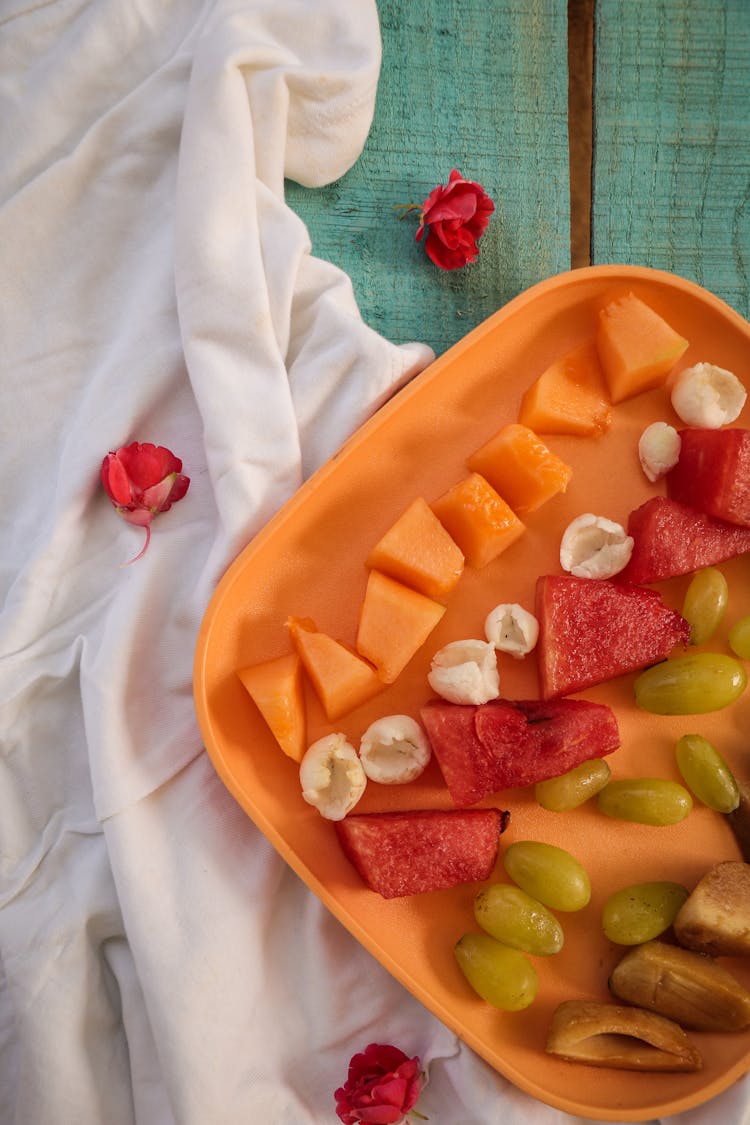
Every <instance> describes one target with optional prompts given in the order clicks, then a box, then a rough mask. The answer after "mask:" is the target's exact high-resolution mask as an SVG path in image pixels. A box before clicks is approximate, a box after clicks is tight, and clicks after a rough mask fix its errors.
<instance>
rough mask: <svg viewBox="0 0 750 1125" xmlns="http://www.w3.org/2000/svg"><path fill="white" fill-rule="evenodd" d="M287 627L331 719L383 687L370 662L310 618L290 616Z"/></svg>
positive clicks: (349, 709) (346, 711) (347, 711)
mask: <svg viewBox="0 0 750 1125" xmlns="http://www.w3.org/2000/svg"><path fill="white" fill-rule="evenodd" d="M287 628H288V629H289V632H290V634H291V638H292V642H293V644H294V647H295V649H296V650H297V652H298V654H299V657H300V660H301V661H302V664H303V666H304V669H305V671H306V672H307V674H308V676H309V677H310V680H311V682H312V685H313V687H314V689H315V694H316V695H317V697H318V699H319V700H320V702H321V704H322V706H323V710H324V711H325V713H326V718H327V719H328V720H329V721H330V722H333V721H334V720H335V719H340V718H341V716H342V715H347V714H348V713H349V712H350V711H353V710H354V709H355V708H356V707H359V706H360V704H362V703H365V702H366V701H367V700H368V699H370V698H371V697H372V696H373V695H375V694H376V692H378V691H380V690H381V689H382V687H383V681H382V680H381V679H380V677H379V676H378V674H377V672H376V671H375V669H374V668H373V667H372V665H370V664H368V663H367V662H366V661H365V660H362V658H361V657H359V656H358V655H357V654H356V652H352V650H351V649H350V648H348V647H347V646H346V645H344V644H342V643H341V641H337V640H334V638H333V637H330V636H329V635H328V634H327V633H321V632H320V630H319V629H318V628H317V627H316V625H315V622H314V621H311V620H310V618H309V617H289V618H288V619H287Z"/></svg>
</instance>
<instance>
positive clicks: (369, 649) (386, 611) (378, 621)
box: [357, 570, 445, 684]
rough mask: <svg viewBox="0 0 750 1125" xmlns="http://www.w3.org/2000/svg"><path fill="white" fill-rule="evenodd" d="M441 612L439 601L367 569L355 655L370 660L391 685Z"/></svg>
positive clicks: (433, 626) (443, 611)
mask: <svg viewBox="0 0 750 1125" xmlns="http://www.w3.org/2000/svg"><path fill="white" fill-rule="evenodd" d="M444 613H445V606H444V605H441V604H440V603H439V602H435V601H433V600H432V598H427V597H425V595H424V594H420V593H418V592H417V591H416V590H412V589H411V587H410V586H404V585H403V583H402V582H397V581H396V580H395V578H389V576H388V575H387V574H381V573H380V571H379V570H371V571H370V573H369V576H368V578H367V588H366V590H365V596H364V600H363V602H362V606H361V609H360V615H359V628H358V630H357V652H359V653H360V655H362V656H364V657H366V658H367V659H368V660H370V661H372V663H373V664H374V665H375V667H376V668H377V670H378V674H379V675H380V678H381V680H382V681H383V682H384V683H386V684H392V683H393V681H394V680H395V679H396V678H397V676H398V675H399V674H400V673H401V672H402V671H403V669H404V668H405V667H406V665H407V664H408V663H409V661H410V660H411V658H412V656H414V654H415V653H416V652H417V650H418V649H420V648H421V647H422V645H423V644H424V642H425V641H426V640H427V638H428V636H429V635H430V633H431V632H432V630H433V629H434V628H435V626H436V625H437V623H438V621H439V620H440V618H441V617H442V616H443V614H444Z"/></svg>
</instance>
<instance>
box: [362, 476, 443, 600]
mask: <svg viewBox="0 0 750 1125" xmlns="http://www.w3.org/2000/svg"><path fill="white" fill-rule="evenodd" d="M366 563H367V566H369V567H372V568H373V569H374V570H379V571H382V572H383V573H384V574H388V575H389V576H390V577H391V578H395V579H397V581H399V582H403V583H404V584H405V585H407V586H411V587H412V589H414V590H418V591H419V593H420V594H425V595H426V596H427V597H428V598H442V597H445V596H446V594H449V593H450V591H451V590H452V589H453V587H454V586H455V585H456V583H457V582H458V580H459V578H460V577H461V575H462V573H463V569H464V556H463V554H462V552H461V550H460V548H459V547H458V546H457V544H456V543H454V541H453V540H452V539H451V537H450V535H449V534H448V532H447V531H446V530H445V528H444V527H443V525H442V524H441V522H440V520H439V519H438V518H437V516H436V515H435V513H434V512H433V510H432V508H431V507H430V506H429V504H428V503H427V501H426V500H424V499H423V498H422V497H421V496H418V497H417V499H416V500H413V501H412V503H411V504H410V505H409V507H408V508H407V509H406V511H405V512H403V513H402V515H400V516H399V518H398V519H397V520H396V522H395V523H394V524H393V525H392V526H391V527H390V528H389V529H388V531H386V533H385V535H384V536H383V537H382V539H380V541H379V542H378V543H376V544H375V546H374V547H373V549H372V550H371V551H370V553H369V555H368V556H367V559H366Z"/></svg>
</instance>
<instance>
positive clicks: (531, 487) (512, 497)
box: [467, 422, 573, 515]
mask: <svg viewBox="0 0 750 1125" xmlns="http://www.w3.org/2000/svg"><path fill="white" fill-rule="evenodd" d="M467 464H468V466H469V468H470V469H472V470H473V471H474V472H476V473H480V474H481V475H482V476H483V477H484V479H485V480H487V481H489V483H490V484H491V485H492V487H493V488H494V489H495V490H496V491H497V492H498V493H499V494H500V495H501V496H502V497H503V499H504V500H506V501H507V503H508V504H510V506H511V508H512V509H513V511H514V512H516V514H517V515H525V514H526V513H527V512H535V511H536V509H537V508H541V506H542V504H545V503H546V502H547V501H548V500H549V499H551V497H553V496H555V495H556V494H557V493H558V492H564V491H565V489H566V488H567V487H568V481H569V480H570V478H571V477H572V475H573V470H572V469H571V467H570V465H568V464H566V463H565V461H563V460H562V458H561V457H558V456H557V454H556V453H553V452H552V450H551V449H548V448H547V446H546V445H545V444H544V442H543V441H542V440H541V439H540V438H538V437H537V435H536V434H535V433H534V432H533V430H530V429H529V427H528V426H522V425H521V424H520V422H511V423H510V424H509V425H507V426H503V428H502V429H501V430H499V431H498V433H496V434H495V436H494V437H492V438H490V440H489V441H488V442H485V444H484V445H483V446H481V447H480V448H479V449H477V450H476V451H475V452H474V453H472V454H471V456H470V457H469V458H468V461H467Z"/></svg>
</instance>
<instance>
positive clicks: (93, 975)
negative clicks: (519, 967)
mask: <svg viewBox="0 0 750 1125" xmlns="http://www.w3.org/2000/svg"><path fill="white" fill-rule="evenodd" d="M313 13H314V15H313ZM379 62H380V40H379V29H378V21H377V11H376V8H375V3H374V0H315V3H314V4H312V3H310V2H309V0H233V2H232V0H215V2H212V0H206V2H204V3H201V2H199V0H95V2H93V3H92V2H86V0H57V2H51V3H38V2H37V0H34V2H31V0H25V2H24V0H2V2H0V142H1V143H0V151H2V153H3V159H2V161H0V247H2V301H1V302H0V363H1V364H2V380H1V382H0V434H1V440H2V446H1V448H2V455H3V465H4V472H3V476H2V481H1V482H0V489H1V490H2V491H1V497H0V498H1V504H0V511H1V512H2V517H1V518H2V549H1V552H0V582H2V597H3V605H2V611H1V613H0V751H1V752H0V865H1V866H0V1122H2V1123H3V1125H5V1123H8V1125H10V1123H12V1125H48V1123H52V1122H54V1123H55V1125H59V1123H62V1125H100V1123H101V1125H132V1123H135V1122H137V1123H138V1125H171V1123H173V1122H174V1123H177V1125H208V1123H211V1125H234V1123H235V1122H236V1123H237V1125H256V1123H260V1122H264V1123H268V1125H324V1123H330V1122H332V1121H333V1120H335V1116H334V1110H333V1096H332V1095H333V1090H334V1088H335V1087H336V1086H337V1085H339V1084H340V1083H341V1082H342V1081H343V1079H344V1077H345V1073H346V1065H347V1063H348V1059H349V1057H350V1055H351V1054H353V1053H354V1052H355V1051H357V1050H360V1049H362V1048H363V1047H364V1046H365V1045H366V1044H367V1043H368V1042H371V1041H373V1040H376V1041H381V1042H393V1043H396V1044H398V1045H400V1046H402V1047H403V1048H404V1049H405V1050H407V1051H409V1052H413V1053H418V1054H419V1055H420V1056H421V1057H422V1058H423V1060H424V1061H425V1062H426V1063H430V1064H431V1065H430V1084H429V1086H428V1089H427V1091H426V1093H425V1095H424V1097H423V1099H422V1101H421V1103H420V1108H421V1109H423V1111H424V1112H425V1113H428V1114H429V1116H430V1121H431V1122H432V1125H489V1123H490V1122H495V1121H497V1120H498V1117H499V1116H500V1115H502V1117H503V1120H505V1121H506V1122H508V1123H509V1125H515V1123H519V1125H520V1123H521V1122H524V1125H528V1123H530V1122H534V1123H537V1122H538V1123H539V1125H547V1123H553V1122H554V1123H557V1122H561V1121H569V1120H571V1119H570V1118H567V1117H566V1115H564V1114H560V1113H558V1112H556V1111H554V1110H551V1109H549V1107H546V1106H543V1105H541V1104H540V1103H537V1102H534V1101H532V1100H531V1099H529V1098H527V1097H526V1096H525V1095H523V1094H521V1093H519V1092H518V1091H517V1090H515V1089H514V1088H513V1087H511V1086H509V1084H508V1083H507V1082H505V1081H504V1080H503V1079H502V1078H500V1077H499V1076H498V1075H496V1074H495V1073H494V1072H493V1071H492V1070H491V1069H490V1068H489V1067H487V1066H485V1064H483V1063H482V1062H481V1061H480V1060H479V1059H477V1058H476V1057H475V1056H474V1055H473V1054H472V1052H471V1051H469V1050H468V1049H467V1048H466V1047H464V1046H462V1045H460V1044H459V1043H458V1042H457V1041H456V1039H455V1037H454V1036H453V1035H452V1034H451V1033H450V1032H448V1030H447V1029H446V1028H445V1027H443V1025H441V1024H440V1023H439V1022H438V1021H437V1020H436V1019H434V1018H433V1017H432V1016H431V1015H429V1014H428V1013H427V1012H426V1011H425V1010H424V1009H423V1008H422V1007H421V1005H419V1004H418V1003H417V1002H416V1001H415V1000H414V999H413V998H412V997H410V996H409V995H408V994H407V993H406V992H404V990H403V989H402V988H401V986H400V985H398V984H397V983H396V982H395V981H394V980H393V978H391V977H390V976H389V975H388V974H387V973H386V972H385V970H383V969H382V968H381V967H380V966H379V965H378V964H377V963H376V962H375V961H373V960H372V958H371V957H370V956H369V955H368V954H367V953H365V951H364V950H363V949H362V948H361V947H360V946H359V945H358V944H357V943H356V942H355V941H354V939H353V938H352V937H351V936H350V935H349V934H348V933H347V932H346V931H345V930H344V929H343V928H342V927H341V926H340V924H339V923H338V922H337V921H336V920H335V919H334V918H333V917H332V916H331V915H330V914H329V913H328V912H327V911H326V910H325V909H324V908H323V907H322V906H321V904H320V903H319V902H318V901H317V899H315V898H314V897H313V896H312V895H311V894H310V893H309V892H308V891H307V889H306V888H305V887H304V886H303V885H302V884H301V883H300V881H299V880H298V879H297V877H296V876H295V875H294V874H293V873H292V872H291V871H290V869H289V868H287V867H286V865H285V864H284V863H283V861H282V860H281V859H280V858H279V857H278V855H277V854H276V853H275V852H274V851H273V849H272V848H271V847H270V845H269V844H268V843H267V841H266V840H265V839H264V837H263V836H262V835H261V834H260V833H259V832H258V831H257V829H256V828H255V827H254V825H253V824H252V823H251V822H250V821H249V820H248V818H247V817H246V816H245V815H244V813H242V812H241V811H240V810H239V808H238V807H237V806H236V805H235V803H234V802H233V800H232V799H231V798H230V797H229V795H228V794H227V792H226V791H225V789H224V788H223V786H222V785H221V783H220V782H219V781H218V779H217V777H216V775H215V774H214V772H213V769H212V767H211V765H210V763H209V762H208V759H207V757H206V755H205V753H204V752H203V750H202V747H201V743H200V737H199V733H198V730H197V725H196V721H195V716H194V711H193V705H192V696H191V675H192V653H193V649H194V644H195V639H196V633H197V629H198V625H199V623H200V620H201V618H202V615H203V612H204V610H205V608H206V606H207V603H208V600H209V598H210V595H211V592H212V590H213V588H214V586H215V584H216V582H217V580H218V578H219V577H220V575H221V573H222V572H223V570H224V569H225V567H226V566H227V565H228V564H229V562H230V561H231V560H232V558H233V557H234V555H235V554H236V553H237V551H238V550H239V549H240V548H241V547H242V546H243V545H244V543H245V542H246V541H247V540H248V539H249V538H250V537H251V535H252V534H253V533H254V532H255V531H256V530H257V529H259V528H260V527H261V526H262V525H263V523H264V522H265V521H266V520H267V519H268V518H269V516H270V515H271V514H272V513H273V512H274V511H275V510H276V509H277V508H278V507H279V505H280V504H281V503H282V502H283V501H284V500H286V499H287V498H288V497H289V496H290V495H291V494H292V492H293V491H294V490H295V489H296V488H297V486H298V485H299V484H300V482H301V481H302V480H303V479H304V477H306V476H307V475H308V474H309V473H310V472H311V471H312V470H313V469H314V468H315V467H316V466H317V465H319V464H320V463H321V462H322V461H323V460H324V459H325V458H326V457H327V456H328V455H330V454H331V453H333V452H334V450H335V449H336V448H337V446H338V445H339V444H340V443H341V442H342V441H343V440H344V438H345V437H346V436H347V435H348V434H349V433H350V432H351V431H352V430H353V429H354V428H355V427H356V426H357V425H358V424H359V423H360V422H361V421H363V420H364V419H365V418H366V417H367V416H368V415H369V414H370V413H371V412H372V411H373V409H375V408H376V407H377V406H378V405H379V404H380V403H381V402H382V401H383V400H384V398H385V397H387V396H388V395H389V394H390V393H391V392H392V391H393V389H394V388H396V387H397V386H398V385H400V384H401V383H403V382H404V381H405V380H406V379H408V378H409V377H411V375H413V374H414V373H415V372H416V371H418V370H419V369H421V368H422V367H423V366H424V365H425V364H426V363H427V362H428V361H429V359H430V358H431V353H430V352H429V350H428V349H427V348H425V347H424V346H421V345H418V344H414V345H408V346H403V347H395V346H393V345H392V344H390V343H389V342H387V341H386V340H383V339H382V338H380V337H379V336H378V335H376V334H375V333H374V332H373V331H371V330H370V329H369V328H368V327H367V326H366V325H365V324H364V323H363V322H362V320H361V318H360V316H359V313H358V311H357V308H356V305H355V303H354V299H353V295H352V292H351V288H350V285H349V283H348V279H347V278H346V277H345V276H344V275H343V274H342V273H341V272H340V271H338V270H337V269H335V268H334V267H333V266H332V265H329V264H327V263H323V262H321V261H319V260H316V259H315V258H314V257H312V256H311V248H310V245H309V241H308V236H307V232H306V230H305V228H304V226H303V224H302V223H301V222H300V220H299V219H298V218H297V217H296V216H295V215H294V214H293V213H292V212H291V211H290V210H289V209H288V208H287V207H286V206H285V203H284V197H283V183H284V177H285V176H287V177H291V178H294V179H296V180H299V181H300V182H302V183H304V184H307V185H310V186H318V185H321V184H323V183H325V182H328V181H331V180H334V179H336V178H337V177H339V176H341V175H342V174H343V173H344V172H345V171H346V170H347V168H348V167H349V166H350V165H351V163H352V162H353V161H354V160H355V159H356V157H357V155H358V153H359V151H360V149H361V146H362V144H363V142H364V139H365V137H366V134H367V131H368V129H369V125H370V122H371V118H372V113H373V106H374V97H375V90H376V84H377V79H378V72H379ZM132 440H138V441H154V442H156V443H158V444H163V445H166V446H168V447H169V448H170V449H172V450H173V451H174V452H176V453H177V454H178V455H179V456H181V457H182V458H183V460H184V463H185V465H184V469H185V472H186V473H187V474H188V475H189V476H190V477H191V486H190V491H189V493H188V495H187V497H186V498H185V499H184V500H182V501H181V502H180V503H179V505H178V506H175V507H174V508H173V509H172V511H171V512H169V513H166V514H165V515H163V516H161V517H159V518H158V519H157V521H156V523H155V525H154V532H153V538H152V541H151V546H150V547H149V550H148V552H147V554H146V555H145V556H144V557H143V558H142V559H141V560H140V561H138V563H137V564H135V565H133V566H131V567H124V568H123V567H122V566H121V564H122V563H124V562H125V561H127V560H128V559H129V558H130V557H132V556H133V555H134V554H135V553H136V552H137V551H138V550H139V548H140V545H141V535H142V533H141V532H139V531H138V530H137V529H134V528H132V527H130V526H128V525H126V524H125V523H124V522H121V521H120V520H118V518H117V516H116V515H115V513H114V512H113V510H112V507H111V505H110V504H109V502H108V501H107V499H106V497H105V496H104V494H103V492H102V490H101V488H100V486H99V482H98V470H99V465H100V462H101V459H102V457H103V456H104V454H105V453H106V452H108V451H109V450H111V449H114V448H116V447H118V446H119V445H122V444H126V443H127V442H129V441H132ZM747 1105H748V1098H747V1085H746V1084H740V1085H739V1086H738V1087H736V1088H735V1089H734V1090H733V1091H730V1092H729V1093H728V1094H727V1095H725V1097H724V1099H723V1100H722V1103H721V1106H719V1105H718V1103H717V1104H716V1106H715V1107H714V1108H715V1109H716V1111H717V1112H718V1111H719V1110H720V1111H721V1113H722V1114H723V1116H724V1118H725V1119H728V1120H732V1121H733V1122H734V1123H739V1122H741V1121H742V1122H747V1121H750V1117H748V1109H747ZM501 1107H502V1108H501ZM688 1117H689V1120H690V1122H691V1125H698V1122H704V1121H705V1122H707V1121H708V1120H709V1118H708V1116H707V1111H703V1112H696V1113H695V1114H693V1115H685V1120H686V1121H687V1120H688Z"/></svg>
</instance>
